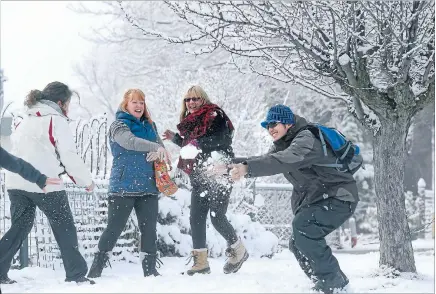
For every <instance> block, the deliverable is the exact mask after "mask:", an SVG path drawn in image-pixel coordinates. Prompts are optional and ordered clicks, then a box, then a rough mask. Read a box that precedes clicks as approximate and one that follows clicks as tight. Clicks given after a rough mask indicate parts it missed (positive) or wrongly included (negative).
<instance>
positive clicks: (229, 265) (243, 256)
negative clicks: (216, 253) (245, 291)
mask: <svg viewBox="0 0 436 294" xmlns="http://www.w3.org/2000/svg"><path fill="white" fill-rule="evenodd" d="M226 256H227V257H228V258H229V259H228V260H227V262H226V264H225V265H224V268H223V270H224V273H225V274H230V273H236V272H237V271H238V270H239V269H240V268H241V266H242V264H243V263H244V262H245V261H246V260H247V259H248V256H249V255H248V252H247V250H246V249H245V246H244V244H242V241H241V239H239V240H238V241H236V243H235V244H233V245H231V246H230V247H229V248H227V249H226Z"/></svg>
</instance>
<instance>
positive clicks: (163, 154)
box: [146, 147, 171, 164]
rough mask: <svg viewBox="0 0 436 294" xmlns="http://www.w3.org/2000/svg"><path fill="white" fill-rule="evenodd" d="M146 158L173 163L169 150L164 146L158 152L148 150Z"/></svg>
mask: <svg viewBox="0 0 436 294" xmlns="http://www.w3.org/2000/svg"><path fill="white" fill-rule="evenodd" d="M146 160H147V161H149V162H150V161H155V160H161V161H166V162H167V163H168V164H171V157H170V155H169V153H168V151H167V150H166V149H165V148H163V147H159V148H158V149H157V151H156V152H148V154H147V157H146Z"/></svg>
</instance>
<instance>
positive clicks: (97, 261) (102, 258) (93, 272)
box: [88, 251, 110, 278]
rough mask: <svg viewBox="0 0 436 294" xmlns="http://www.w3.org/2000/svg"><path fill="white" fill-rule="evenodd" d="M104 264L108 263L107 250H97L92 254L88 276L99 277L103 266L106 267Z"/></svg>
mask: <svg viewBox="0 0 436 294" xmlns="http://www.w3.org/2000/svg"><path fill="white" fill-rule="evenodd" d="M106 264H109V266H110V263H109V255H108V254H107V252H102V251H99V252H97V253H95V255H94V261H93V262H92V265H91V269H90V270H89V272H88V278H99V277H101V273H102V271H103V268H104V267H106Z"/></svg>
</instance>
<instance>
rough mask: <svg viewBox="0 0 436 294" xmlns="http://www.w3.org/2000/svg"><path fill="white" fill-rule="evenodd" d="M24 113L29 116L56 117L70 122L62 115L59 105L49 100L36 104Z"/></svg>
mask: <svg viewBox="0 0 436 294" xmlns="http://www.w3.org/2000/svg"><path fill="white" fill-rule="evenodd" d="M26 113H27V115H29V116H47V115H58V116H61V117H63V118H65V119H66V120H70V119H69V118H68V117H67V116H66V115H64V113H63V112H62V109H61V108H60V107H59V105H57V104H56V103H54V102H52V101H49V100H41V101H39V102H37V103H36V104H35V105H33V106H31V107H30V108H29V109H28V110H27V112H26Z"/></svg>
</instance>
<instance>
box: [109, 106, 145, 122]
mask: <svg viewBox="0 0 436 294" xmlns="http://www.w3.org/2000/svg"><path fill="white" fill-rule="evenodd" d="M115 118H116V119H127V120H131V121H137V122H143V121H144V120H145V117H144V115H143V116H142V117H141V118H140V119H138V118H136V117H134V116H133V115H131V114H130V113H128V112H127V111H124V110H122V109H121V108H118V110H117V112H116V113H115Z"/></svg>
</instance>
